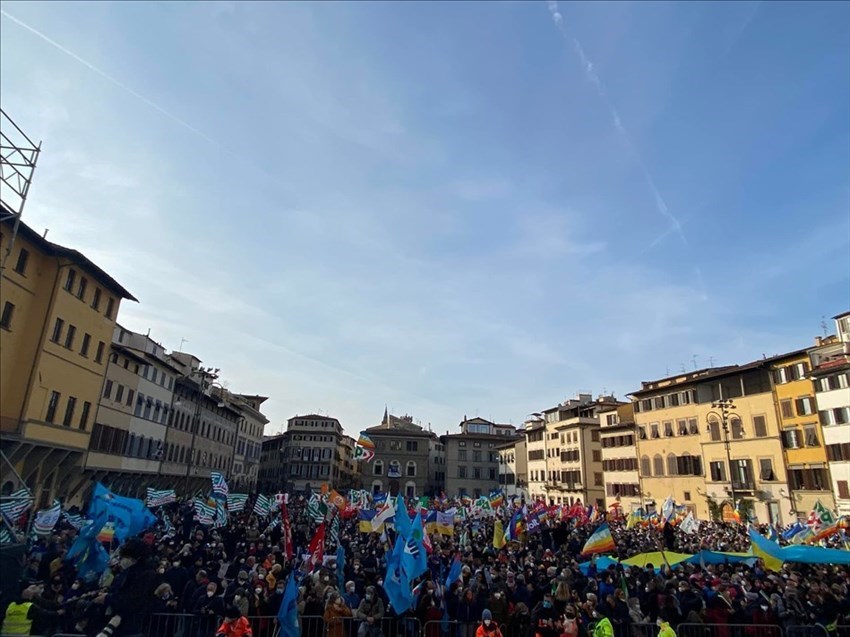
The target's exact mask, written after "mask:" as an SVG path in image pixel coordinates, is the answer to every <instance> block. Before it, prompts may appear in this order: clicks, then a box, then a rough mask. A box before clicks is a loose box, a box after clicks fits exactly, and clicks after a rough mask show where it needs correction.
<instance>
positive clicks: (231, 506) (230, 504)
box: [227, 493, 248, 513]
mask: <svg viewBox="0 0 850 637" xmlns="http://www.w3.org/2000/svg"><path fill="white" fill-rule="evenodd" d="M246 504H248V494H247V493H229V494H228V495H227V510H228V511H230V512H231V513H240V512H242V511H244V510H245V505H246Z"/></svg>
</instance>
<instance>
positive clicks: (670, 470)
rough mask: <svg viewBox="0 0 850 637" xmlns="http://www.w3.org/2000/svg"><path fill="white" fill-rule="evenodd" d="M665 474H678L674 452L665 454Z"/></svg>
mask: <svg viewBox="0 0 850 637" xmlns="http://www.w3.org/2000/svg"><path fill="white" fill-rule="evenodd" d="M667 475H668V476H675V475H679V470H678V468H677V465H676V456H675V455H674V454H672V453H671V454H670V455H668V456H667Z"/></svg>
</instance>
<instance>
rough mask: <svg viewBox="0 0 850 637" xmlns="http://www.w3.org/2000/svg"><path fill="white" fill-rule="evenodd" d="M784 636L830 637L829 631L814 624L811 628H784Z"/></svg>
mask: <svg viewBox="0 0 850 637" xmlns="http://www.w3.org/2000/svg"><path fill="white" fill-rule="evenodd" d="M837 634H838V633H837V632H836V635H837ZM785 635H786V637H831V636H830V634H829V631H828V630H827V629H826V628H825V627H824V626H821V625H820V624H814V625H812V626H786V628H785Z"/></svg>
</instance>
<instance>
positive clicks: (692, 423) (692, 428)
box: [688, 418, 699, 436]
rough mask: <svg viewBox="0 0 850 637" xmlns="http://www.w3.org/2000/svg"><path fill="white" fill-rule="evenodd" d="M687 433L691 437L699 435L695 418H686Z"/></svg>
mask: <svg viewBox="0 0 850 637" xmlns="http://www.w3.org/2000/svg"><path fill="white" fill-rule="evenodd" d="M688 433H690V434H691V435H692V436H695V435H696V434H698V433H699V422H698V421H697V419H696V418H688Z"/></svg>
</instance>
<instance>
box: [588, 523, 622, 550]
mask: <svg viewBox="0 0 850 637" xmlns="http://www.w3.org/2000/svg"><path fill="white" fill-rule="evenodd" d="M615 548H616V544H615V543H614V537H613V536H612V535H611V529H609V528H608V523H607V522H604V523H603V524H601V525H600V526H599V528H598V529H596V530H595V531H594V532H593V535H591V536H590V537H589V538H587V542H585V543H584V549H582V554H584V555H591V554H595V553H610V552H611V551H613V550H614V549H615Z"/></svg>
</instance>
